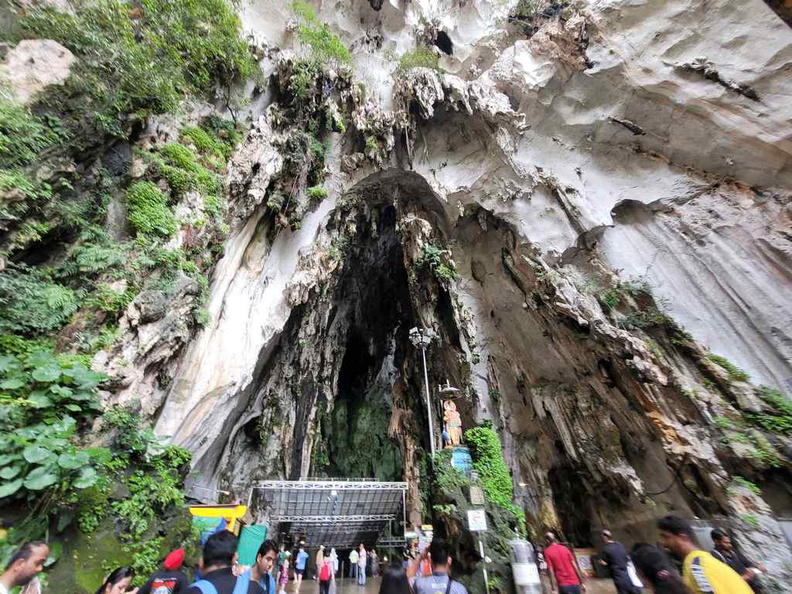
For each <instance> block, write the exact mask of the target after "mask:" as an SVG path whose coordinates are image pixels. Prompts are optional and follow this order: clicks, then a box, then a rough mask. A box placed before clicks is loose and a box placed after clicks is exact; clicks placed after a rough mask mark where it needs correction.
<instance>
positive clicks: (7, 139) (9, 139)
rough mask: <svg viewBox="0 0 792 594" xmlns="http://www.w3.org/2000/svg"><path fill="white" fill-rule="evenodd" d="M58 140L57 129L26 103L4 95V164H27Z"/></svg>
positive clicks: (0, 160) (0, 126)
mask: <svg viewBox="0 0 792 594" xmlns="http://www.w3.org/2000/svg"><path fill="white" fill-rule="evenodd" d="M58 140H59V135H58V134H57V132H55V131H54V130H52V129H51V128H49V127H48V126H46V125H45V124H44V123H43V122H42V121H41V120H39V119H38V118H36V117H35V116H33V115H32V114H31V113H30V111H29V110H28V109H27V108H26V107H24V106H21V105H17V104H16V103H14V102H12V101H8V100H5V99H0V167H3V168H6V169H10V168H14V167H19V166H24V165H27V164H28V163H31V162H32V161H34V160H35V159H36V157H37V156H38V154H39V153H40V152H41V151H43V150H44V149H46V148H48V147H50V146H52V145H53V144H55V143H56V142H57V141H58Z"/></svg>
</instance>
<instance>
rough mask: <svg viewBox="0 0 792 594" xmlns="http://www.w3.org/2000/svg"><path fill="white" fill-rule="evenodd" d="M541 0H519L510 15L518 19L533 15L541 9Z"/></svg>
mask: <svg viewBox="0 0 792 594" xmlns="http://www.w3.org/2000/svg"><path fill="white" fill-rule="evenodd" d="M539 4H540V3H539V0H519V1H518V2H517V5H516V6H515V7H514V8H513V9H512V11H511V14H510V16H511V17H512V18H517V19H527V18H530V17H533V16H534V15H535V14H536V13H537V11H538V10H539Z"/></svg>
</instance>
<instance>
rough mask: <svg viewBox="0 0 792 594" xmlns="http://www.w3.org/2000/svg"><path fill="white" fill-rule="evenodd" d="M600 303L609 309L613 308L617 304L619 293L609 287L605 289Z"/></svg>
mask: <svg viewBox="0 0 792 594" xmlns="http://www.w3.org/2000/svg"><path fill="white" fill-rule="evenodd" d="M602 303H603V304H605V305H606V306H607V307H608V308H609V309H613V308H614V307H616V306H617V305H619V294H618V292H617V291H615V290H614V289H610V290H609V291H606V292H605V293H604V294H603V295H602Z"/></svg>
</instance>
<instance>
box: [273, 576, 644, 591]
mask: <svg viewBox="0 0 792 594" xmlns="http://www.w3.org/2000/svg"><path fill="white" fill-rule="evenodd" d="M379 586H380V580H379V578H368V579H367V580H366V587H365V588H364V587H361V586H358V585H357V582H356V581H354V580H350V579H343V580H337V581H336V590H335V592H336V594H378V592H379ZM586 586H587V594H616V588H614V587H613V582H612V581H611V580H586ZM287 591H288V592H293V591H294V584H293V583H292V584H289V589H288V590H287ZM645 591H646V592H648V590H645ZM318 592H319V584H318V582H315V581H313V580H308V581H306V582H303V584H302V587H301V588H300V594H318ZM545 592H546V593H547V594H549V593H550V586H549V585H547V584H545ZM471 594H484V592H483V591H482V592H471Z"/></svg>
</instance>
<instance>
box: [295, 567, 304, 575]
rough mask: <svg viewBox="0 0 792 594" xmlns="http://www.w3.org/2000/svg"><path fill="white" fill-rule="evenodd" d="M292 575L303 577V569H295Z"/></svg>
mask: <svg viewBox="0 0 792 594" xmlns="http://www.w3.org/2000/svg"><path fill="white" fill-rule="evenodd" d="M294 575H305V568H304V567H303V568H302V569H295V570H294Z"/></svg>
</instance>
